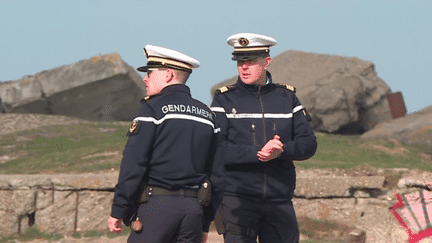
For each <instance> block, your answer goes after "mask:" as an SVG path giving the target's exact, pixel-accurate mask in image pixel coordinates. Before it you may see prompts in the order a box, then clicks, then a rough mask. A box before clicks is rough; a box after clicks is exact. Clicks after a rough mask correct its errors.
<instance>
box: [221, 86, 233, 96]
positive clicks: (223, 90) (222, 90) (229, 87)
mask: <svg viewBox="0 0 432 243" xmlns="http://www.w3.org/2000/svg"><path fill="white" fill-rule="evenodd" d="M233 87H234V85H226V86H222V87H220V88H219V89H217V90H218V91H219V92H220V93H221V94H223V93H225V92H228V91H230V90H231V89H232V88H233Z"/></svg>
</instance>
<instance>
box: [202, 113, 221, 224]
mask: <svg viewBox="0 0 432 243" xmlns="http://www.w3.org/2000/svg"><path fill="white" fill-rule="evenodd" d="M215 125H216V126H215V135H214V139H213V141H212V142H213V143H212V148H214V149H213V151H212V153H211V158H210V159H209V161H212V163H210V168H209V171H210V174H209V178H210V182H211V194H212V196H211V202H210V205H209V206H207V207H205V208H204V225H203V231H204V232H208V231H209V228H210V223H211V221H213V220H214V217H215V215H216V211H217V210H218V208H219V206H220V204H221V202H222V197H223V192H224V187H225V166H224V162H223V157H222V146H221V145H222V143H221V141H222V138H221V133H220V127H219V126H218V124H217V122H216V124H215Z"/></svg>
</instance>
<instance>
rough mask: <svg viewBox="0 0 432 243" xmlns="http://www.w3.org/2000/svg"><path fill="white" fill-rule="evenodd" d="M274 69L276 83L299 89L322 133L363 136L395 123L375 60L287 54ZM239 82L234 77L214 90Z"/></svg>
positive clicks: (278, 57) (301, 99)
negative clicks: (383, 123)
mask: <svg viewBox="0 0 432 243" xmlns="http://www.w3.org/2000/svg"><path fill="white" fill-rule="evenodd" d="M233 65H235V64H233ZM269 71H270V73H271V74H272V77H273V82H275V83H281V84H290V85H292V86H294V87H296V89H297V96H298V97H299V99H300V101H301V102H302V105H303V106H305V107H306V108H307V110H308V111H309V113H310V115H311V117H312V125H313V127H314V129H315V130H316V131H320V132H328V133H354V134H357V133H363V132H364V131H368V130H370V129H371V128H373V127H374V125H376V124H377V123H379V122H382V121H386V120H389V119H392V116H391V112H390V107H389V103H388V100H387V96H388V95H389V94H390V93H391V90H390V87H389V86H388V85H387V84H386V83H385V82H384V81H383V80H382V79H381V78H379V77H378V76H377V74H376V72H375V66H374V64H373V63H371V62H368V61H363V60H360V59H358V58H356V57H343V56H336V55H326V54H316V53H307V52H301V51H286V52H284V53H282V54H280V55H278V56H276V57H274V58H272V64H271V65H270V68H269ZM236 81H237V77H233V78H231V79H228V80H225V81H223V82H222V83H220V84H218V85H216V86H214V87H213V89H212V90H213V91H214V90H215V89H216V88H219V87H221V86H223V85H228V84H233V83H235V82H236Z"/></svg>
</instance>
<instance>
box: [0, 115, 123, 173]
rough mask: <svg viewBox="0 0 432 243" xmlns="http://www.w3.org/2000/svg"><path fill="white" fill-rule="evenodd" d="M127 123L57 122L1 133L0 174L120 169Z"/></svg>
mask: <svg viewBox="0 0 432 243" xmlns="http://www.w3.org/2000/svg"><path fill="white" fill-rule="evenodd" d="M127 130H128V124H125V125H113V124H105V123H101V124H98V125H95V124H76V125H56V126H49V127H43V128H40V129H35V130H28V131H23V132H19V133H14V134H8V135H5V136H2V137H0V154H5V155H7V156H8V157H10V158H13V159H12V160H9V161H7V162H5V163H2V164H0V174H37V173H71V172H87V171H100V170H107V169H111V168H114V169H118V168H119V166H120V160H121V156H122V154H121V153H122V150H123V148H124V145H125V143H126V140H127V137H126V132H127Z"/></svg>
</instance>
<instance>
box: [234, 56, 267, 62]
mask: <svg viewBox="0 0 432 243" xmlns="http://www.w3.org/2000/svg"><path fill="white" fill-rule="evenodd" d="M260 57H262V56H233V57H232V58H231V59H232V60H233V61H251V60H255V59H258V58H260Z"/></svg>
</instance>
